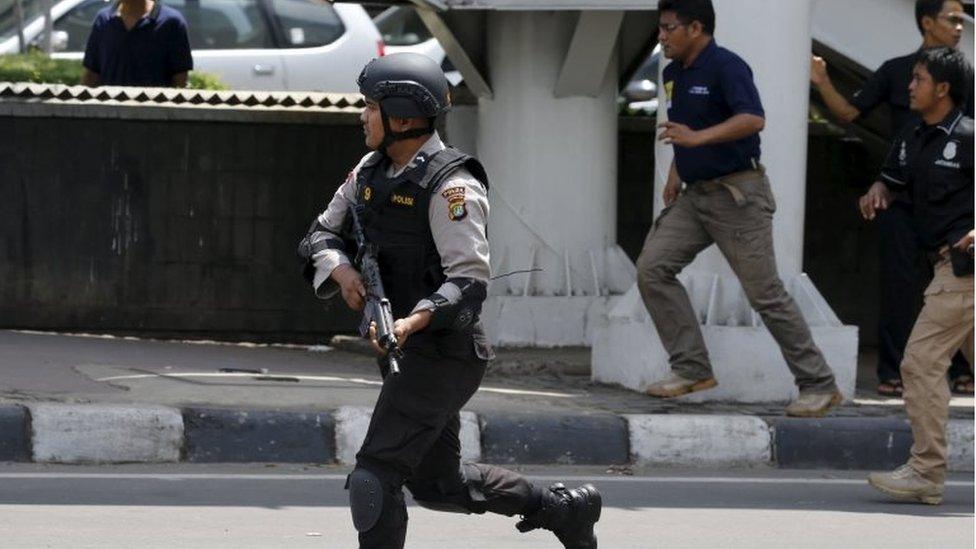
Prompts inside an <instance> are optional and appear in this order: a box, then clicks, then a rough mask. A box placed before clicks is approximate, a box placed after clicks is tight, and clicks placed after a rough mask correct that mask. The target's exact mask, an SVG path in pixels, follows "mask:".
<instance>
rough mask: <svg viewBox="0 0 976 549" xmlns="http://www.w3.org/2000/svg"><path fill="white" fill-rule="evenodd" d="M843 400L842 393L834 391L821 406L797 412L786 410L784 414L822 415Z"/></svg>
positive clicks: (795, 415)
mask: <svg viewBox="0 0 976 549" xmlns="http://www.w3.org/2000/svg"><path fill="white" fill-rule="evenodd" d="M843 401H844V395H842V394H840V392H837V393H834V394H833V396H831V397H830V402H828V403H827V405H826V406H824V407H823V408H818V409H816V410H801V411H799V412H791V411H789V410H787V411H786V415H788V416H790V417H824V416H826V415H827V412H829V411H831V410H833V409H834V408H836V407H838V406H840V403H841V402H843Z"/></svg>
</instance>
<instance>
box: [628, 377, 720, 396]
mask: <svg viewBox="0 0 976 549" xmlns="http://www.w3.org/2000/svg"><path fill="white" fill-rule="evenodd" d="M716 385H718V382H717V381H715V378H714V377H708V378H705V379H688V378H684V377H681V376H679V375H678V374H674V373H672V374H671V375H670V376H668V378H667V379H663V380H661V381H657V382H655V383H652V384H650V385H648V386H647V389H646V390H645V391H644V392H646V393H647V394H648V395H650V396H652V397H657V398H674V397H677V396H681V395H687V394H688V393H695V392H698V391H704V390H705V389H711V388H712V387H715V386H716Z"/></svg>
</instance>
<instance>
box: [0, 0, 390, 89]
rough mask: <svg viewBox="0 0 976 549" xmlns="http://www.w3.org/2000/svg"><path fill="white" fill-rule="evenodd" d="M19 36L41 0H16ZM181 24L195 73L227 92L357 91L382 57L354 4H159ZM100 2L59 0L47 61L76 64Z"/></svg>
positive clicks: (311, 0) (12, 31)
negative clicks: (209, 76)
mask: <svg viewBox="0 0 976 549" xmlns="http://www.w3.org/2000/svg"><path fill="white" fill-rule="evenodd" d="M21 2H22V5H23V7H24V13H25V17H24V19H25V23H26V24H25V38H26V42H27V43H28V44H32V45H39V44H40V42H41V39H42V36H43V33H44V18H43V16H42V15H41V14H40V9H41V8H40V6H39V5H40V3H41V2H40V0H21ZM5 4H11V3H10V2H5V1H4V0H0V54H2V53H16V52H17V47H18V40H17V34H16V27H15V23H14V16H13V8H12V7H4V6H5ZM165 4H166V5H167V6H169V7H171V8H175V9H176V10H178V11H179V12H180V13H182V14H183V17H184V18H185V19H186V22H187V27H188V31H189V36H190V47H191V48H192V49H193V67H194V69H195V70H198V71H203V72H209V73H214V74H216V75H218V76H219V77H220V78H221V80H223V81H224V83H226V84H227V85H228V86H230V87H231V88H233V89H241V90H288V91H325V92H335V93H357V92H358V91H359V90H358V87H357V86H356V78H357V77H358V76H359V73H360V71H361V70H362V68H363V66H365V65H366V63H368V62H369V61H370V60H371V59H373V58H375V57H377V56H380V55H382V54H383V48H384V44H383V40H382V38H381V37H380V33H379V31H378V30H377V29H376V25H374V24H373V21H372V20H371V19H370V17H369V15H368V14H367V13H366V10H364V9H363V7H362V6H360V5H359V4H335V5H333V4H330V3H328V2H326V1H325V0H165ZM108 5H109V4H108V3H106V1H105V0H62V1H60V2H57V3H56V4H55V5H54V6H53V7H52V10H51V16H52V18H53V19H54V33H52V43H53V45H54V49H55V51H56V52H57V53H55V54H54V55H53V56H54V57H58V58H67V59H81V58H82V57H83V55H84V50H85V44H86V43H87V41H88V34H89V33H90V32H91V25H92V22H93V21H94V20H95V14H97V13H98V12H99V11H100V10H101V9H103V8H105V7H106V6H108Z"/></svg>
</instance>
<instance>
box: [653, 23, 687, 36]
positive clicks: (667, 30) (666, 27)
mask: <svg viewBox="0 0 976 549" xmlns="http://www.w3.org/2000/svg"><path fill="white" fill-rule="evenodd" d="M684 26H685V25H684V24H683V23H671V24H665V23H661V24H660V25H658V26H657V30H659V31H661V32H663V33H664V34H671V33H672V32H674V30H675V29H677V28H678V27H684Z"/></svg>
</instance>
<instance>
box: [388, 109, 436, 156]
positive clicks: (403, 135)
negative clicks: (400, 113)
mask: <svg viewBox="0 0 976 549" xmlns="http://www.w3.org/2000/svg"><path fill="white" fill-rule="evenodd" d="M380 118H381V119H382V120H383V141H381V142H380V145H379V147H377V148H378V149H379V150H380V151H382V152H383V153H384V154H388V153H387V151H386V149H387V148H388V147H389V146H390V145H392V144H393V143H396V142H397V141H403V140H404V139H413V138H414V137H421V136H424V135H430V134H432V133H434V121H435V120H436V118H430V119H428V120H429V122H430V123H429V124H428V125H427V127H426V128H414V129H412V130H407V131H405V132H394V131H393V129H392V128H390V117H389V115H387V114H386V111H385V110H384V109H383V106H382V105H380Z"/></svg>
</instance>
